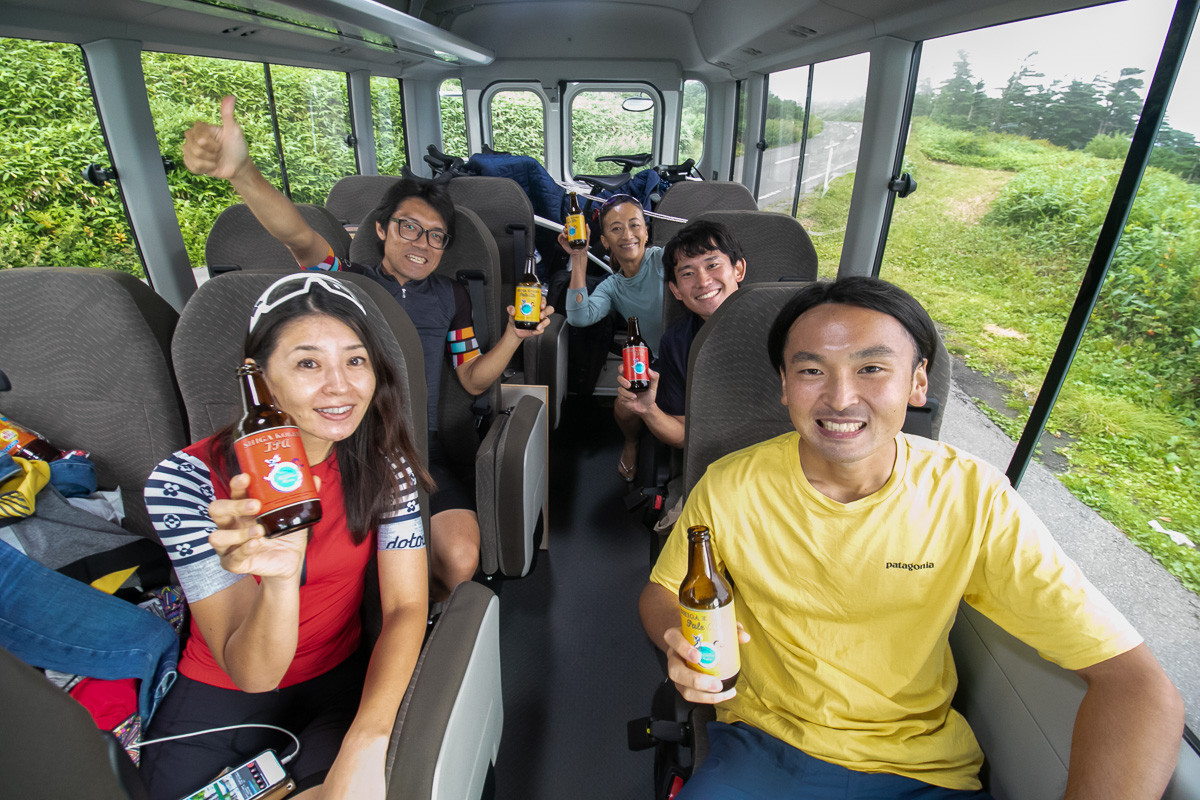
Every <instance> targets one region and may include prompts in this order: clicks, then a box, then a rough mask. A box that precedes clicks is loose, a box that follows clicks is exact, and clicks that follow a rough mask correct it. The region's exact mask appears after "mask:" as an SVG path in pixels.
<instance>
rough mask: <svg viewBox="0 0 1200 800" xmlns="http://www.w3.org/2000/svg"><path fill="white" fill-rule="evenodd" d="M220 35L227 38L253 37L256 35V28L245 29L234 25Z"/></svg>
mask: <svg viewBox="0 0 1200 800" xmlns="http://www.w3.org/2000/svg"><path fill="white" fill-rule="evenodd" d="M221 33H223V34H225V35H227V36H253V35H254V34H256V33H258V29H257V28H247V27H245V26H243V25H234V26H233V27H232V28H226V29H225V30H223V31H221Z"/></svg>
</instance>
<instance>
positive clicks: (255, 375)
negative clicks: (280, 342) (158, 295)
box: [234, 364, 321, 537]
mask: <svg viewBox="0 0 1200 800" xmlns="http://www.w3.org/2000/svg"><path fill="white" fill-rule="evenodd" d="M237 374H238V378H239V379H240V381H239V382H240V383H241V387H242V408H243V410H244V412H245V413H244V414H243V416H242V418H241V420H239V421H238V424H237V437H238V438H237V440H236V441H235V442H234V450H235V451H236V452H237V459H238V465H239V466H240V467H241V469H242V472H245V473H247V474H248V475H249V476H250V496H251V497H253V498H254V499H255V500H258V501H259V502H260V503H262V510H261V511H260V512H259V514H258V522H259V524H260V525H262V526H263V528H265V529H266V532H267V536H269V537H270V536H281V535H283V534H285V533H290V532H291V531H294V530H297V529H299V528H307V527H309V526H310V525H313V524H314V523H316V522H317V521H319V520H320V519H321V501H320V499H319V498H318V497H317V488H316V484H314V483H313V479H312V473H311V472H309V469H308V458H307V457H306V456H305V454H304V444H303V442H301V441H300V429H299V428H297V427H296V423H295V422H293V421H292V418H291V417H290V416H288V414H287V412H285V411H283V409H281V408H279V407H278V406H276V405H275V398H273V397H272V396H271V390H270V389H268V388H267V381H266V379H265V378H264V377H263V374H262V370H260V369H259V368H258V366H257V365H256V364H243V365H242V366H240V367H238V371H237Z"/></svg>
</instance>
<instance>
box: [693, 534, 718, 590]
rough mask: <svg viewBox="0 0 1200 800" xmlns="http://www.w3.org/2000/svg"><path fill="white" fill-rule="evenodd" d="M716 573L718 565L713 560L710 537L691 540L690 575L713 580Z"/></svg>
mask: <svg viewBox="0 0 1200 800" xmlns="http://www.w3.org/2000/svg"><path fill="white" fill-rule="evenodd" d="M716 572H717V565H716V562H715V561H714V560H713V554H712V548H711V547H709V544H708V537H707V536H705V537H704V538H695V539H689V540H688V573H689V574H691V575H703V576H705V577H706V578H708V579H709V580H712V578H713V576H714V575H715V574H716Z"/></svg>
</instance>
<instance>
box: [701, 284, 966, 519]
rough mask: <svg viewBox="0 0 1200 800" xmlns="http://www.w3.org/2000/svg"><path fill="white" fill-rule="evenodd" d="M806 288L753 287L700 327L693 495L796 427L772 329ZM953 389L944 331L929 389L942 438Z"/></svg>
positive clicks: (731, 299)
mask: <svg viewBox="0 0 1200 800" xmlns="http://www.w3.org/2000/svg"><path fill="white" fill-rule="evenodd" d="M800 288H801V287H800V286H797V285H795V284H789V283H774V284H771V283H761V284H754V285H751V286H745V287H743V288H741V289H739V290H738V291H737V292H734V294H733V295H731V296H730V297H729V298H728V299H727V300H726V301H725V302H724V303H722V304H721V307H720V308H718V309H717V311H716V313H715V314H713V315H712V316H711V317H710V318H709V320H708V322H707V323H706V324H705V325H704V327H703V328H702V329H701V330H700V333H699V334H697V336H696V341H695V342H694V343H693V345H692V351H691V355H690V357H689V359H688V384H687V404H686V412H685V415H686V417H687V421H688V425H687V438H686V440H685V442H684V454H683V459H684V467H683V480H684V489H683V491H684V496H685V497H686V496H687V494H688V493H689V492H691V490H692V487H693V486H695V485H696V481H698V480H699V479H700V476H701V475H703V474H704V470H706V469H707V468H708V465H709V464H711V463H712V462H713V461H716V460H717V459H718V458H721V457H722V456H724V455H727V454H729V453H732V452H733V451H735V450H740V449H742V448H743V447H748V446H750V445H752V444H755V443H757V442H762V441H766V440H767V439H770V438H772V437H774V436H778V435H779V434H782V433H786V432H787V431H790V430H792V429H793V427H792V423H791V420H790V419H789V418H788V414H787V408H786V407H785V406H783V405H782V404H781V403H780V402H779V392H780V388H779V387H780V384H779V373H778V372H777V371H776V370H775V369H774V368H773V367H772V366H771V362H770V359H769V358H768V357H767V332H768V331H769V330H770V329H771V323H773V322H774V321H775V317H776V316H777V315H778V314H779V311H780V309H781V308H783V306H784V305H785V304H786V303H787V301H788V300H789V299H791V297H792V296H793V295H795V293H796V292H797V291H799V290H800ZM949 391H950V358H949V355H948V354H947V353H946V348H945V345H943V344H942V341H941V337H940V336H939V337H938V350H937V355H936V356H935V357H934V364H933V370H932V372H931V373H930V375H929V395H930V396H931V397H934V398H936V399H937V400H939V408H938V413H937V414H936V415H935V417H934V421H933V434H934V437H935V438H936V436H937V432H938V430H939V429H940V427H941V417H942V414H943V412H944V409H945V407H946V399H947V397H948V396H949Z"/></svg>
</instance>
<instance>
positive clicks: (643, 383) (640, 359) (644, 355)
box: [621, 317, 650, 392]
mask: <svg viewBox="0 0 1200 800" xmlns="http://www.w3.org/2000/svg"><path fill="white" fill-rule="evenodd" d="M621 369H622V371H623V372H624V373H625V379H626V380H627V381H629V391H631V392H644V391H646V390H647V389H649V388H650V348H649V347H647V346H646V340H645V339H643V338H642V329H641V328H640V327H638V318H637V317H630V318H629V323H628V328H627V330H626V333H625V347H623V348H622V349H621Z"/></svg>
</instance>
